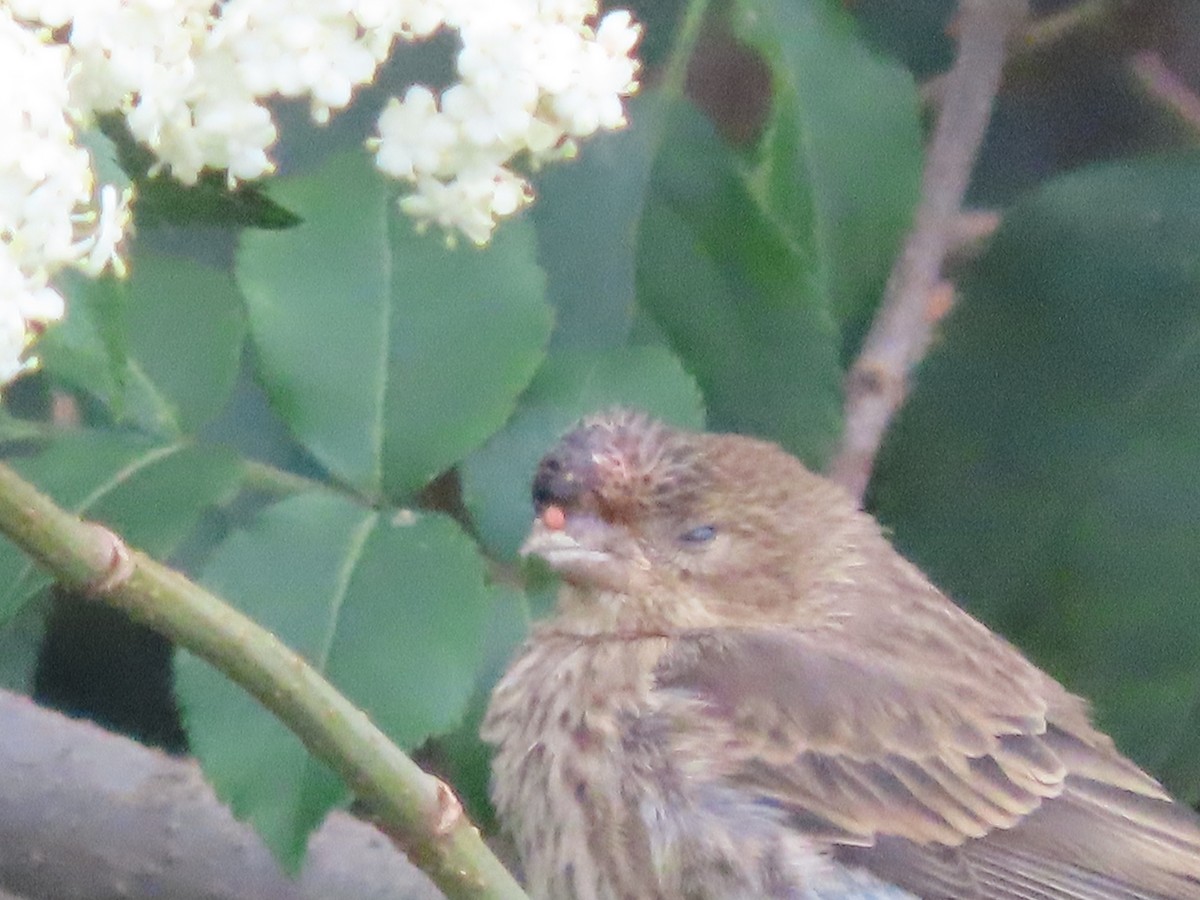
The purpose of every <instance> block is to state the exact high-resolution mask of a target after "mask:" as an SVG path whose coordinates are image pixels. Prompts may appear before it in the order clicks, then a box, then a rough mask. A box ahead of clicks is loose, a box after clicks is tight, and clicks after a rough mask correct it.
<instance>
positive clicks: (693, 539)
mask: <svg viewBox="0 0 1200 900" xmlns="http://www.w3.org/2000/svg"><path fill="white" fill-rule="evenodd" d="M716 536H717V526H716V525H700V526H698V527H696V528H693V529H692V530H691V531H685V532H684V533H683V534H681V535H680V536H679V539H680V540H681V541H683V542H684V543H685V544H705V543H708V542H709V541H711V540H712V539H713V538H715V537H716Z"/></svg>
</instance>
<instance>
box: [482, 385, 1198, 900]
mask: <svg viewBox="0 0 1200 900" xmlns="http://www.w3.org/2000/svg"><path fill="white" fill-rule="evenodd" d="M532 500H533V510H534V518H533V524H532V527H531V530H530V532H529V536H528V538H527V539H526V541H525V543H524V545H523V546H522V548H521V552H522V554H523V555H526V556H534V557H539V558H540V559H541V560H543V561H544V562H545V564H546V565H547V566H548V567H549V568H550V569H551V570H553V571H554V572H556V573H557V575H558V576H559V579H560V588H559V594H558V597H557V603H556V607H555V610H554V612H553V613H552V614H551V615H549V616H548V617H547V618H546V619H544V620H542V621H541V622H539V623H537V624H536V625H535V626H534V627H533V628H532V630H531V632H530V635H529V637H528V639H527V640H526V642H525V643H524V645H523V646H522V647H521V648H520V649H519V650H518V651H517V654H516V656H515V658H514V660H513V661H512V662H511V664H510V665H509V667H508V669H507V671H506V672H505V673H504V674H503V675H502V676H501V678H500V680H499V681H498V682H497V684H496V686H495V688H494V690H493V692H492V696H491V699H490V702H489V705H488V709H487V712H486V715H485V717H484V720H483V725H482V729H481V735H482V737H483V739H484V740H485V741H486V742H487V743H489V744H491V745H493V751H494V755H493V762H492V782H491V784H492V788H491V790H492V797H493V800H494V803H495V806H496V809H497V812H498V815H499V818H500V821H501V822H502V823H503V824H504V825H505V827H506V828H507V829H508V830H509V832H510V833H511V835H512V837H513V839H514V841H515V844H516V848H517V852H518V855H519V857H520V859H521V864H522V867H523V872H524V877H525V881H526V884H527V887H528V890H529V892H530V895H531V896H532V897H534V898H537V900H551V898H553V900H570V898H576V900H683V898H686V900H749V898H789V900H912V898H922V900H1137V898H1145V900H1187V898H1200V819H1198V818H1197V816H1196V815H1195V813H1194V812H1193V811H1192V810H1190V809H1189V808H1187V807H1186V806H1184V805H1183V804H1180V803H1177V802H1175V801H1173V800H1172V798H1171V797H1170V796H1169V795H1168V793H1167V792H1166V791H1165V790H1164V789H1163V787H1162V786H1161V785H1160V784H1159V783H1158V782H1157V781H1155V780H1154V779H1153V778H1152V777H1151V776H1150V775H1148V774H1147V773H1145V772H1144V771H1142V770H1141V769H1140V768H1139V767H1138V766H1137V765H1135V764H1134V763H1133V762H1131V761H1130V760H1129V759H1127V758H1126V757H1124V756H1122V755H1121V753H1120V752H1119V751H1118V750H1117V748H1116V746H1115V744H1114V743H1113V741H1112V739H1111V738H1109V737H1108V736H1107V735H1105V734H1104V733H1102V732H1101V731H1099V730H1098V729H1097V728H1096V727H1095V726H1094V725H1093V723H1092V720H1091V716H1090V712H1089V709H1088V706H1087V704H1086V702H1085V701H1084V700H1082V699H1080V698H1079V697H1077V696H1075V695H1073V694H1071V693H1070V692H1069V691H1068V690H1067V689H1066V688H1065V687H1063V686H1062V685H1061V684H1059V683H1058V682H1057V681H1056V680H1055V679H1054V678H1052V677H1051V676H1050V675H1048V674H1046V673H1045V672H1043V671H1041V670H1040V669H1039V668H1037V667H1036V666H1035V665H1034V664H1033V663H1032V662H1030V661H1029V660H1028V659H1026V658H1025V657H1024V656H1023V655H1022V654H1021V652H1020V651H1019V650H1017V649H1016V648H1015V647H1014V646H1013V645H1012V644H1010V643H1009V642H1008V641H1006V640H1005V639H1004V638H1002V637H1000V636H999V635H997V634H995V633H993V632H992V631H990V630H989V629H988V628H987V627H986V626H985V625H983V624H982V623H980V622H979V621H978V620H976V619H974V618H973V617H972V616H970V615H969V614H968V613H967V612H966V611H964V610H963V609H961V608H960V607H959V606H958V605H956V604H955V603H954V602H953V601H952V600H951V599H950V598H949V597H947V595H946V594H944V593H943V592H942V591H941V590H939V589H938V588H937V587H936V586H935V585H934V584H933V583H932V582H931V581H930V580H929V578H928V577H926V575H925V574H923V573H922V571H921V570H920V569H919V568H918V567H917V566H916V565H914V564H913V563H911V562H910V561H908V560H907V559H906V558H905V557H904V556H902V555H901V554H900V552H898V551H897V550H896V549H895V548H894V547H893V546H892V545H891V543H890V542H889V540H888V539H887V537H886V535H885V533H884V531H883V529H882V527H881V526H880V525H879V524H878V522H877V521H876V520H875V519H874V518H873V517H872V516H871V515H870V514H869V513H867V512H865V511H862V510H861V509H860V508H859V507H858V505H857V504H856V502H855V501H854V500H853V499H852V498H851V497H850V495H849V494H848V493H846V492H845V491H844V490H843V489H842V488H840V487H839V486H838V485H836V484H835V483H833V482H832V481H830V480H828V479H827V478H825V477H823V476H821V475H819V474H816V473H814V472H812V471H810V470H809V469H808V468H806V467H805V466H804V465H803V464H802V463H801V462H800V461H799V460H798V459H796V458H795V457H793V456H791V455H790V454H788V453H787V452H786V451H784V450H783V449H782V448H780V447H779V446H777V445H775V444H772V443H769V442H767V441H763V440H759V439H756V438H752V437H748V436H743V435H737V434H713V433H705V432H698V431H688V430H684V429H679V428H675V427H672V426H670V425H667V424H665V423H663V422H662V421H659V420H657V419H655V418H652V417H651V416H649V415H647V414H645V413H643V412H640V411H637V410H630V409H624V408H615V409H609V410H605V411H603V412H600V413H596V414H594V415H592V416H589V417H587V418H585V419H583V420H581V421H580V422H579V423H577V424H576V425H575V426H574V427H572V428H571V429H570V430H569V431H568V432H567V433H566V434H565V435H563V436H562V437H561V439H560V440H559V441H558V443H557V444H556V445H555V446H554V447H553V448H552V449H550V450H549V452H548V453H547V454H546V455H545V456H544V457H543V458H542V460H541V462H540V463H539V464H538V467H537V471H536V474H535V475H534V479H533V484H532Z"/></svg>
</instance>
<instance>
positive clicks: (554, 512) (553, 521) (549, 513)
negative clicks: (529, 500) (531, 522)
mask: <svg viewBox="0 0 1200 900" xmlns="http://www.w3.org/2000/svg"><path fill="white" fill-rule="evenodd" d="M542 524H543V525H545V526H546V527H547V528H549V529H550V530H551V531H562V530H563V529H564V528H565V527H566V526H567V514H566V513H565V512H563V508H562V507H561V506H547V507H546V508H545V509H543V510H542Z"/></svg>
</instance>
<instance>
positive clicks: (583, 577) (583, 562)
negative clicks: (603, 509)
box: [520, 513, 616, 583]
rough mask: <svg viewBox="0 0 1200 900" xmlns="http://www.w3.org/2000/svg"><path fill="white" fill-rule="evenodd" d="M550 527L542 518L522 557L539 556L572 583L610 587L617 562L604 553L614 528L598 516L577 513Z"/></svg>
mask: <svg viewBox="0 0 1200 900" xmlns="http://www.w3.org/2000/svg"><path fill="white" fill-rule="evenodd" d="M555 524H556V525H557V526H558V527H551V525H549V524H547V522H546V521H545V520H544V519H543V518H542V517H539V518H537V519H535V520H534V522H533V527H532V528H530V530H529V536H528V537H526V538H525V543H523V544H522V545H521V551H520V553H521V556H538V557H541V558H542V559H543V560H545V561H546V565H548V566H549V567H550V568H551V569H553V570H554V571H555V572H558V573H559V574H560V575H562V576H563V577H564V578H566V579H567V580H569V581H575V582H591V583H607V582H609V581H611V580H612V573H611V572H610V571H609V570H610V569H612V568H613V567H614V563H615V562H616V560H615V559H614V557H613V554H612V553H611V552H609V551H608V550H607V549H604V547H605V545H606V543H607V541H606V540H605V537H606V536H607V533H608V532H609V531H610V530H611V528H612V526H610V525H609V524H608V523H606V522H604V521H602V520H601V519H599V518H598V517H596V516H593V515H589V514H587V513H574V514H572V515H571V516H570V517H569V518H567V519H566V520H565V521H564V522H561V523H555Z"/></svg>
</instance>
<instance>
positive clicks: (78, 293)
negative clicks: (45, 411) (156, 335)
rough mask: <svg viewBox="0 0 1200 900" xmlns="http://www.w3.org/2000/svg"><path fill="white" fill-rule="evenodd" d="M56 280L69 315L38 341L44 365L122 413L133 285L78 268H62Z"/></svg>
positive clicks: (110, 276)
mask: <svg viewBox="0 0 1200 900" xmlns="http://www.w3.org/2000/svg"><path fill="white" fill-rule="evenodd" d="M57 283H58V287H59V289H60V290H61V291H62V293H63V297H64V298H65V299H66V301H67V315H66V317H65V318H64V319H63V320H62V321H61V322H58V323H57V324H55V325H52V326H51V327H50V328H48V329H47V330H46V333H45V334H44V335H42V338H41V340H40V341H38V344H37V349H36V351H35V352H36V353H37V356H38V358H39V359H40V360H41V361H42V369H43V370H44V371H45V372H47V373H48V374H50V375H51V376H52V377H54V378H56V379H59V380H61V381H62V382H65V383H66V384H68V385H70V386H72V387H74V388H77V389H80V390H85V391H87V392H88V393H89V394H91V395H92V396H93V397H95V398H96V399H97V400H99V401H100V402H101V403H102V404H104V405H105V406H106V407H108V409H109V410H110V411H111V412H112V413H113V415H114V417H119V416H121V415H123V414H124V393H125V384H126V379H127V376H128V355H129V346H128V343H129V342H128V336H127V332H128V325H127V323H126V308H127V307H128V305H129V289H128V285H127V284H126V283H125V282H123V281H121V280H120V279H118V278H116V277H115V276H113V275H103V276H101V277H99V278H87V277H85V276H84V275H82V274H80V273H78V272H74V271H67V272H64V273H62V275H60V276H59V278H58V282H57Z"/></svg>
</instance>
